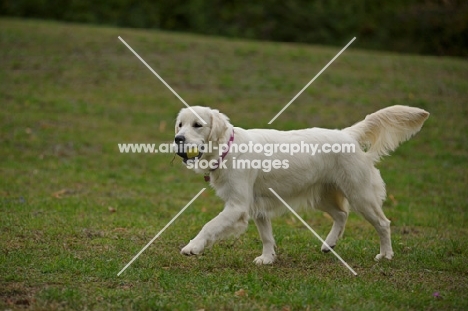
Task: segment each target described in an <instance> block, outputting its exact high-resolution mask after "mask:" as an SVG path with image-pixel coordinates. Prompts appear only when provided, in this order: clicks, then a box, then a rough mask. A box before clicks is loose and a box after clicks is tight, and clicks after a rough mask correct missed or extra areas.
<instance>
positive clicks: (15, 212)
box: [0, 19, 468, 310]
mask: <svg viewBox="0 0 468 311" xmlns="http://www.w3.org/2000/svg"><path fill="white" fill-rule="evenodd" d="M118 36H121V37H122V38H123V39H125V40H126V41H127V43H129V44H130V45H131V46H132V47H133V48H134V49H135V50H136V51H137V52H138V53H139V54H140V55H141V56H142V57H143V58H144V59H145V60H146V61H147V62H148V63H149V64H150V65H151V66H152V67H153V69H155V70H156V71H157V72H158V73H159V74H160V75H161V76H162V77H163V78H164V79H165V80H166V81H167V82H168V83H169V84H170V85H171V86H172V87H173V88H174V89H175V90H176V91H177V92H178V93H179V94H180V95H181V96H182V97H183V98H184V99H185V100H186V101H187V102H188V103H189V104H191V105H204V106H211V107H213V108H218V109H220V110H221V111H222V112H224V113H226V114H227V115H228V116H230V118H231V121H232V123H233V124H235V125H237V126H242V127H246V128H253V127H265V128H276V129H285V130H286V129H299V128H304V127H314V126H317V127H327V128H343V127H346V126H349V125H351V124H352V123H354V122H357V121H359V120H361V119H363V118H364V116H365V115H366V114H368V113H371V112H374V111H376V110H377V109H380V108H383V107H386V106H390V105H394V104H403V105H411V106H417V107H421V108H424V109H426V110H427V111H429V112H430V113H431V116H430V118H429V119H428V121H427V122H426V124H425V125H424V127H423V129H422V131H421V132H420V133H419V134H418V135H417V136H416V137H414V138H413V139H412V140H410V141H409V142H406V143H404V144H403V145H402V146H401V147H400V148H399V149H398V150H397V151H396V152H394V153H393V155H392V156H391V157H387V158H385V159H384V160H383V161H382V162H381V163H380V164H379V165H378V167H379V169H380V170H381V173H382V176H383V178H384V179H385V181H386V183H387V192H388V196H389V198H388V199H387V200H386V202H385V204H384V208H385V213H386V214H387V216H388V217H389V218H390V219H391V220H392V232H393V245H394V250H395V258H394V260H392V261H382V262H378V263H376V262H374V260H373V258H374V256H375V254H377V252H378V239H377V234H376V233H375V232H374V229H373V228H372V227H371V226H370V225H369V224H368V223H367V222H366V221H364V220H363V219H362V218H361V217H359V216H357V215H356V214H352V215H351V217H350V219H349V222H348V225H347V229H346V233H345V236H344V238H343V239H342V240H341V241H340V243H339V244H338V245H337V248H336V251H337V252H338V253H339V254H340V255H341V256H342V257H343V258H344V259H345V260H346V261H347V262H348V263H349V264H350V265H351V266H352V267H353V268H354V269H355V270H356V271H357V273H358V276H357V277H354V276H353V275H351V273H350V272H349V271H348V270H347V269H346V268H345V267H344V266H343V265H341V263H340V262H339V261H338V260H337V259H336V258H335V257H334V256H333V255H332V254H322V253H321V252H320V243H319V241H318V240H317V239H316V238H315V237H314V236H313V235H312V234H311V233H310V232H309V231H307V230H306V229H305V228H304V227H303V226H302V224H300V223H299V222H298V221H296V220H295V219H294V218H293V216H292V215H289V214H286V215H285V216H283V217H281V218H279V219H277V220H275V222H274V234H275V237H276V240H277V244H278V250H277V253H278V261H277V262H276V263H275V264H274V265H272V266H263V267H257V266H255V265H254V264H253V263H252V260H253V259H254V258H255V257H256V256H258V255H259V254H260V252H261V242H260V239H259V237H258V235H257V232H256V228H255V226H254V225H253V224H250V226H249V229H248V231H247V232H246V234H244V235H243V236H241V237H240V238H239V239H237V240H228V241H224V242H221V243H218V244H216V245H215V246H214V247H213V248H212V249H210V250H208V251H207V252H206V253H205V254H204V255H202V256H199V257H184V256H182V255H179V251H180V248H181V247H182V246H184V245H185V244H186V243H187V242H188V241H189V240H190V239H191V238H193V237H194V236H195V235H196V233H198V230H199V229H200V228H201V227H202V225H203V224H204V223H205V222H206V221H208V220H209V219H211V218H212V217H214V216H215V215H216V214H217V213H219V211H220V210H221V209H222V202H221V200H220V199H218V198H217V197H216V196H215V194H214V192H213V190H212V189H209V190H207V191H205V192H204V193H203V195H202V196H201V197H200V198H198V199H197V200H196V201H195V202H194V203H193V204H192V205H191V206H190V207H189V208H188V210H187V211H186V212H185V213H184V214H182V216H181V217H180V218H179V219H178V220H177V221H176V222H175V223H174V224H173V225H172V226H171V227H170V228H169V229H168V230H167V231H166V232H164V234H163V235H162V236H161V237H160V238H159V239H158V240H156V241H155V242H154V244H153V245H152V246H151V247H150V248H148V249H147V250H146V251H145V252H144V253H143V254H142V255H141V256H140V257H139V258H138V260H136V261H135V262H134V263H133V264H132V265H131V266H130V267H129V268H128V269H127V270H126V271H125V272H124V273H123V274H122V275H121V276H119V277H117V273H118V272H119V271H120V270H121V269H122V268H123V266H124V265H125V264H126V263H127V262H128V261H130V260H131V259H132V257H133V256H134V255H135V254H136V253H138V251H139V250H140V249H141V248H142V247H143V246H144V245H145V244H146V243H147V242H148V241H149V240H151V238H152V237H153V236H154V235H155V234H156V233H157V232H158V231H159V230H160V229H161V228H162V227H163V226H164V225H165V224H166V223H167V222H168V221H169V220H170V219H171V218H172V217H173V216H174V215H175V214H176V213H177V212H178V211H179V210H180V209H181V208H182V207H183V206H184V205H185V204H186V203H187V202H188V201H189V200H190V199H191V198H192V197H193V196H194V195H195V194H196V193H197V192H198V191H199V190H200V189H201V188H202V187H207V184H206V183H205V182H204V181H203V178H202V176H200V175H196V174H194V173H193V172H190V171H188V170H186V169H185V168H184V166H183V165H181V164H180V160H179V159H175V161H174V163H173V164H171V161H172V158H173V156H172V155H169V154H165V155H163V154H157V155H149V154H120V153H119V151H118V148H117V144H118V143H124V142H133V143H161V142H169V141H171V140H172V139H173V122H174V119H175V116H176V114H177V112H178V111H179V109H181V108H182V107H183V105H182V103H181V102H180V101H179V100H178V99H177V98H176V97H175V96H174V95H173V94H172V93H170V91H169V90H168V89H167V88H166V87H165V86H164V85H163V84H162V83H161V82H160V81H159V80H157V78H156V77H155V76H154V75H153V74H152V73H151V72H150V71H149V70H148V69H147V68H146V67H144V65H143V64H141V62H140V61H139V60H138V59H137V58H136V57H135V56H134V55H133V54H132V53H131V52H130V51H129V50H128V49H127V48H126V47H125V46H124V45H123V44H122V43H121V42H120V41H119V40H118V38H117V37H118ZM357 40H359V38H358V39H357ZM346 43H347V42H343V46H344V45H345V44H346ZM0 47H1V49H0V100H1V105H0V144H1V145H0V146H1V147H0V159H1V160H0V173H1V178H0V245H1V247H0V249H1V251H0V309H1V310H7V309H13V310H15V309H31V310H68V309H77V310H85V309H92V310H130V309H134V310H160V309H163V310H198V309H205V310H223V309H224V310H302V309H309V310H466V309H468V250H467V249H468V199H467V183H468V168H467V165H468V135H467V128H468V121H467V120H468V62H466V61H465V60H461V59H453V58H436V57H418V56H405V55H396V54H387V53H376V52H368V51H367V52H364V51H359V50H356V49H353V47H352V46H351V47H350V48H349V49H348V50H347V51H346V52H345V53H344V54H343V55H342V56H341V57H340V58H338V59H337V61H336V62H335V63H333V64H332V65H331V66H330V67H329V68H328V70H326V71H325V73H323V74H322V75H321V76H320V77H319V78H318V79H317V80H316V81H315V82H314V83H313V84H312V85H311V86H310V87H309V88H308V89H307V90H306V91H305V92H304V93H303V94H302V95H301V96H300V97H299V98H298V99H297V100H296V101H295V102H294V103H293V104H292V105H291V106H290V107H289V108H288V109H287V110H286V111H285V112H284V113H283V114H282V115H281V116H280V117H279V118H278V119H277V120H276V121H275V122H274V123H273V124H272V125H268V124H267V123H268V121H269V120H270V119H271V118H272V117H273V116H275V115H276V113H277V112H278V111H279V110H280V109H281V108H282V107H283V106H284V105H285V104H286V103H287V102H289V100H290V99H291V98H292V97H293V96H294V95H295V94H296V93H297V92H298V91H299V90H300V89H301V88H302V87H303V86H304V85H305V84H306V83H307V82H308V81H309V80H310V79H311V78H312V77H313V76H314V75H315V74H316V73H317V72H318V71H319V70H320V69H321V68H322V67H323V66H324V65H325V64H326V63H327V62H328V61H329V60H330V59H331V58H332V57H333V56H334V55H335V54H336V53H337V52H338V50H339V49H336V48H327V47H319V46H307V45H293V44H278V43H257V42H248V41H236V40H228V39H223V38H208V37H202V36H193V35H185V34H177V33H164V32H157V31H143V30H130V29H116V28H103V27H90V26H78V25H72V24H60V23H53V22H40V21H22V20H11V19H0ZM303 216H304V217H305V219H306V220H307V221H308V222H309V224H310V225H311V226H312V227H313V228H314V229H315V230H316V231H317V232H318V233H319V234H320V235H322V236H325V235H326V234H327V233H328V230H329V229H330V227H331V220H330V219H329V218H328V217H326V215H324V214H323V213H321V212H312V213H310V214H304V215H303Z"/></svg>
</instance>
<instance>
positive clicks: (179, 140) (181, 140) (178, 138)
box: [174, 135, 185, 144]
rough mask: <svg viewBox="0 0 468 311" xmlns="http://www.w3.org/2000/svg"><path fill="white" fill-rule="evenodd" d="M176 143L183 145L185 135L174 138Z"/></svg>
mask: <svg viewBox="0 0 468 311" xmlns="http://www.w3.org/2000/svg"><path fill="white" fill-rule="evenodd" d="M174 141H175V142H176V143H177V144H180V143H183V142H185V136H183V135H177V136H176V137H175V138H174Z"/></svg>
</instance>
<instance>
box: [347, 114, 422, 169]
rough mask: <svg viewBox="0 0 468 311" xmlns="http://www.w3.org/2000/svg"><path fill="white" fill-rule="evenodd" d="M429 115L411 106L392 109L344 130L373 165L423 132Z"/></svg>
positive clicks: (371, 115) (368, 117)
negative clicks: (356, 142)
mask: <svg viewBox="0 0 468 311" xmlns="http://www.w3.org/2000/svg"><path fill="white" fill-rule="evenodd" d="M428 117H429V112H427V111H425V110H423V109H419V108H414V107H408V106H400V105H396V106H391V107H388V108H384V109H381V110H379V111H377V112H374V113H372V114H370V115H368V116H367V117H366V118H365V119H364V120H363V121H361V122H358V123H356V124H354V125H353V126H351V127H348V128H345V129H344V130H343V131H344V132H346V133H347V134H349V135H350V136H351V137H353V138H354V139H356V140H357V141H358V142H359V144H360V145H361V148H363V150H365V151H366V152H367V154H368V155H369V156H370V157H371V158H372V160H373V161H374V162H377V161H378V160H379V159H380V158H381V157H382V156H385V155H388V154H389V152H391V151H393V150H395V149H396V147H398V145H399V144H400V143H401V142H403V141H406V140H408V139H410V138H411V136H413V135H414V134H416V133H417V132H419V130H421V127H422V126H423V124H424V121H426V119H427V118H428Z"/></svg>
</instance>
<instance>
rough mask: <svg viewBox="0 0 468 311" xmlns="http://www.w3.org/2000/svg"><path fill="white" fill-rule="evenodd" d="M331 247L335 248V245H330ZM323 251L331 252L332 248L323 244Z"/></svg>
mask: <svg viewBox="0 0 468 311" xmlns="http://www.w3.org/2000/svg"><path fill="white" fill-rule="evenodd" d="M330 247H331V248H335V245H330ZM322 252H324V253H329V252H330V249H329V248H328V246H326V245H325V244H323V245H322Z"/></svg>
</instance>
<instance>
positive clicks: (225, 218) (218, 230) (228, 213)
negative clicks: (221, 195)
mask: <svg viewBox="0 0 468 311" xmlns="http://www.w3.org/2000/svg"><path fill="white" fill-rule="evenodd" d="M248 221H249V214H248V212H247V210H246V209H245V208H241V207H238V206H236V205H233V204H226V206H225V208H224V210H223V211H222V212H221V213H219V215H218V216H216V217H215V218H213V219H212V220H211V221H209V222H208V223H206V225H205V226H203V229H202V230H201V231H200V233H198V235H197V236H196V237H195V238H194V239H193V240H190V243H189V244H187V245H186V246H185V247H184V248H182V251H181V254H183V255H198V254H200V253H202V252H203V250H204V249H205V247H210V246H211V245H212V244H213V243H214V242H215V241H217V240H220V239H223V238H227V237H229V236H239V235H240V234H242V233H243V232H244V231H245V229H246V228H247V224H248Z"/></svg>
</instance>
